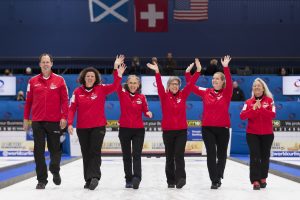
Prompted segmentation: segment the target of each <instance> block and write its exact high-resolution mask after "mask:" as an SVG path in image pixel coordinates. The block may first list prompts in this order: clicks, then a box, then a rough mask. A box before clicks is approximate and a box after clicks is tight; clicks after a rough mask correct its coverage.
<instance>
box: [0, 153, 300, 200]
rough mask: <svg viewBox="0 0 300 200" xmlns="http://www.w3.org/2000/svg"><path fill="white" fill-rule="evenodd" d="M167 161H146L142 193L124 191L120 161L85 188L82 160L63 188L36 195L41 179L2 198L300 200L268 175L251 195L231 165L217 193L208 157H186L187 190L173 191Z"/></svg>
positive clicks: (240, 170)
mask: <svg viewBox="0 0 300 200" xmlns="http://www.w3.org/2000/svg"><path fill="white" fill-rule="evenodd" d="M164 162H165V158H164V157H162V158H143V159H142V169H143V180H142V182H141V184H140V188H139V189H138V190H134V189H126V188H125V187H124V185H125V180H124V172H123V163H122V158H121V157H103V161H102V167H101V170H102V178H101V180H100V182H99V185H98V187H97V188H96V190H94V191H90V190H87V189H83V185H84V180H83V175H82V174H83V173H82V171H83V169H82V160H81V159H79V160H77V161H74V162H72V163H69V164H67V165H64V166H62V167H61V177H62V184H61V185H60V186H56V185H54V183H53V182H52V175H51V174H49V178H48V181H49V183H48V184H47V186H46V189H45V190H36V189H35V186H36V184H37V181H36V177H33V178H30V179H27V180H25V181H22V182H19V183H17V184H14V185H12V186H9V187H7V188H3V189H1V190H0V199H1V200H4V199H9V200H17V199H18V200H19V199H26V200H27V199H28V200H59V199H63V200H73V199H74V200H79V199H88V200H98V199H99V200H106V199H107V200H119V199H122V200H127V199H128V200H133V199H137V200H146V199H149V200H150V199H151V200H190V199H191V200H194V199H202V200H234V199H237V200H277V199H278V200H279V199H280V200H283V199H285V200H294V199H299V198H300V184H299V183H296V182H293V181H290V180H287V179H284V178H280V177H278V176H275V175H272V174H269V178H268V186H267V188H266V189H261V190H259V191H254V190H252V186H251V185H250V182H249V178H248V176H249V169H248V166H246V165H242V164H239V163H236V162H234V161H231V160H228V161H227V165H226V169H225V177H224V178H225V179H223V181H222V183H223V184H222V186H221V188H220V189H218V190H211V189H210V180H209V177H208V171H207V167H206V158H204V157H188V158H186V172H187V185H186V186H185V187H184V188H183V189H176V188H174V189H168V188H167V184H166V178H165V172H164Z"/></svg>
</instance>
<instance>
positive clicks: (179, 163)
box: [163, 129, 187, 184]
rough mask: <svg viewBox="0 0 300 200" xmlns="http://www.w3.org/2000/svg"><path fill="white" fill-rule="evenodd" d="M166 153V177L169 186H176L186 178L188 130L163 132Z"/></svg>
mask: <svg viewBox="0 0 300 200" xmlns="http://www.w3.org/2000/svg"><path fill="white" fill-rule="evenodd" d="M163 140H164V145H165V153H166V168H165V170H166V176H167V183H168V184H176V183H177V181H178V180H179V179H181V178H184V179H185V178H186V173H185V161H184V152H185V145H186V141H187V130H186V129H184V130H172V131H163Z"/></svg>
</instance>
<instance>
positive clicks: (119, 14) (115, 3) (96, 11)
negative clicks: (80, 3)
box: [89, 0, 129, 22]
mask: <svg viewBox="0 0 300 200" xmlns="http://www.w3.org/2000/svg"><path fill="white" fill-rule="evenodd" d="M128 1H129V0H89V11H90V20H91V22H99V21H101V20H106V21H109V22H113V21H116V22H120V21H121V22H128V19H127V15H128V4H127V2H128ZM126 5H127V6H126Z"/></svg>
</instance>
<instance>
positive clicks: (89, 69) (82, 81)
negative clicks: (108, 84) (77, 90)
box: [79, 67, 101, 85]
mask: <svg viewBox="0 0 300 200" xmlns="http://www.w3.org/2000/svg"><path fill="white" fill-rule="evenodd" d="M88 72H94V74H95V78H96V81H95V83H94V85H98V84H100V83H101V74H100V73H99V71H98V70H97V69H95V68H94V67H87V68H85V69H83V70H82V71H81V72H80V74H79V83H80V84H82V85H85V76H86V74H87V73H88Z"/></svg>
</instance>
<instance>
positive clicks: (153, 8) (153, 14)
mask: <svg viewBox="0 0 300 200" xmlns="http://www.w3.org/2000/svg"><path fill="white" fill-rule="evenodd" d="M134 14H135V31H136V32H167V31H168V0H135V1H134Z"/></svg>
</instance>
